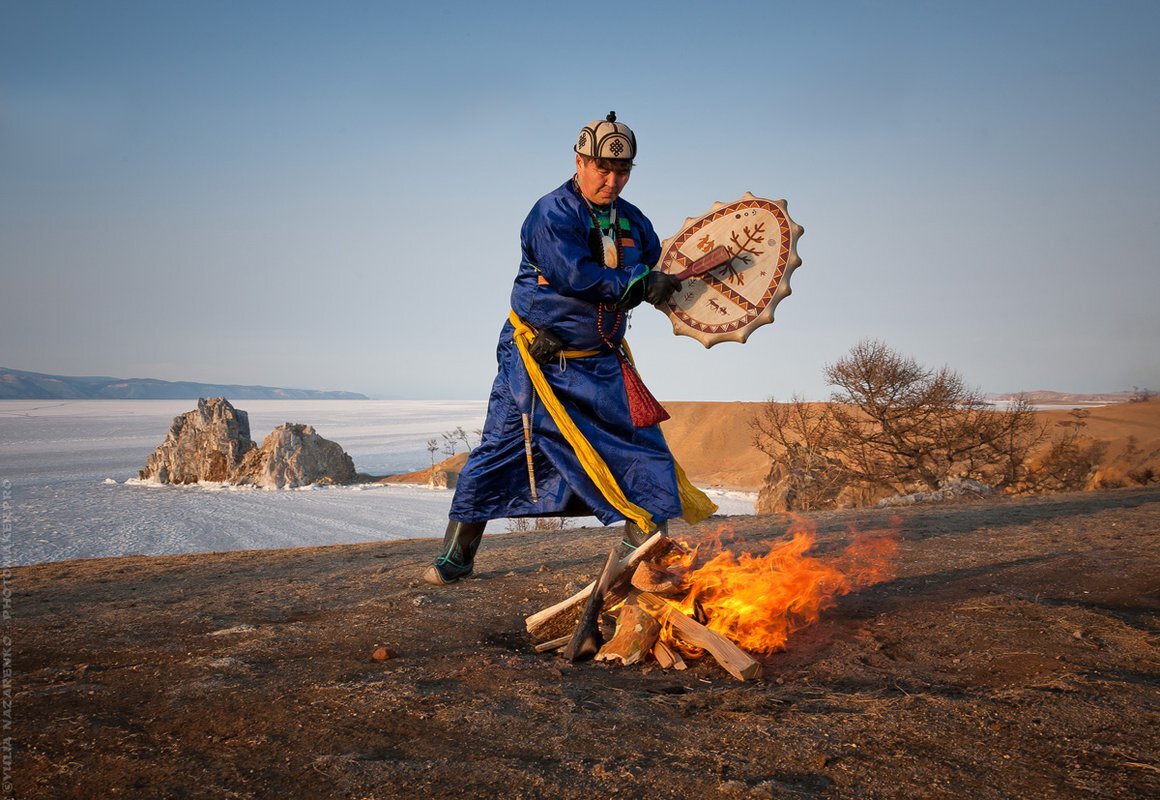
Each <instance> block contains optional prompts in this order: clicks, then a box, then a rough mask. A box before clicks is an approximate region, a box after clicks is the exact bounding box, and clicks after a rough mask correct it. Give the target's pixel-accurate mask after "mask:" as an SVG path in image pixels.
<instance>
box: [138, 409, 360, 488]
mask: <svg viewBox="0 0 1160 800" xmlns="http://www.w3.org/2000/svg"><path fill="white" fill-rule="evenodd" d="M138 476H139V477H140V478H141V479H142V480H147V481H155V482H157V483H198V482H200V481H207V482H214V483H223V482H224V483H232V484H239V485H248V486H260V487H262V488H266V489H295V488H298V487H299V486H307V485H309V484H312V483H322V484H341V483H353V482H354V481H355V480H357V478H358V475H357V473H356V472H355V469H354V461H353V460H352V459H351V457H350V456H349V455H348V454H347V453H346V452H345V451H344V450H343V449H342V447H341V446H339V445H338V443H336V442H332V441H330V440H329V439H324V438H322V437H321V436H319V435H318V434H317V433H316V432H315V430H314V428H312V427H311V426H309V425H299V424H296V423H292V422H287V423H285V424H283V425H279V426H278V427H277V428H275V429H274V430H272V431H271V432H270V435H269V436H267V437H266V439H265V441H263V442H262V446H261V447H256V446H255V445H254V441H253V440H252V439H251V438H250V419H249V417H248V416H247V415H246V412H245V411H241V410H239V409H236V408H234V407H233V406H232V405H231V404H230V402H229V401H228V400H226V399H225V398H224V397H215V398H213V399H212V400H207V399H205V398H202V399H199V400H198V401H197V408H196V409H194V410H193V411H189V412H187V413H185V414H182V415H181V416H178V417H174V419H173V425H171V426H170V428H169V434H168V435H167V436H166V437H165V441H164V442H162V443H161V446H160V447H158V448H157V449H156V450H155V451H153V453H151V454H150V456H149V459H148V461H147V462H146V464H145V468H144V469H143V470H141V471H140V472H139V473H138Z"/></svg>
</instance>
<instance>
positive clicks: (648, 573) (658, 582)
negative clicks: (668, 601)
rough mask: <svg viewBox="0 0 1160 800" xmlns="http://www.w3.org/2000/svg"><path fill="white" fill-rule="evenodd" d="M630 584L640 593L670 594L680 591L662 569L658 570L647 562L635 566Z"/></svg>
mask: <svg viewBox="0 0 1160 800" xmlns="http://www.w3.org/2000/svg"><path fill="white" fill-rule="evenodd" d="M631 583H632V585H633V586H634V587H636V588H637V589H640V590H641V591H642V592H652V593H653V594H662V595H664V594H671V593H672V592H674V591H677V590H678V589H680V587H679V586H675V585H674V584H673V581H672V578H671V577H670V576H669V575H668V574H667V573H666V572H665V571H664V570H662V569H658V568H657V567H655V566H653V565H652V564H650V563H649V562H647V561H642V562H640V563H639V564H637V565H636V570H635V571H634V572H633V573H632V579H631Z"/></svg>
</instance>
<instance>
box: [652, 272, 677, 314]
mask: <svg viewBox="0 0 1160 800" xmlns="http://www.w3.org/2000/svg"><path fill="white" fill-rule="evenodd" d="M680 288H681V282H680V281H679V280H677V279H676V278H675V277H674V276H672V275H669V274H667V273H664V272H661V271H660V270H655V269H654V270H653V271H652V272H650V273H649V274H647V275H645V276H644V299H645V302H647V303H651V304H652V305H654V306H659V305H660V304H661V303H664V302H665V301H667V300H668V299H669V298H670V297H672V296H673V293H674V292H676V291H677V290H678V289H680Z"/></svg>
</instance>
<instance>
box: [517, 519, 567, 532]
mask: <svg viewBox="0 0 1160 800" xmlns="http://www.w3.org/2000/svg"><path fill="white" fill-rule="evenodd" d="M571 525H572V522H571V520H569V519H568V518H567V517H514V518H511V519H509V520H508V521H507V529H508V530H509V531H511V532H515V531H562V530H566V529H567V528H569V527H571Z"/></svg>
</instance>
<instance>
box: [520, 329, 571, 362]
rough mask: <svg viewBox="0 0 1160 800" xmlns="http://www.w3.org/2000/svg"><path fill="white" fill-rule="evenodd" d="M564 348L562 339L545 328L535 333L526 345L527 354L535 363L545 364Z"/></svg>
mask: <svg viewBox="0 0 1160 800" xmlns="http://www.w3.org/2000/svg"><path fill="white" fill-rule="evenodd" d="M563 349H564V341H563V340H562V339H561V338H560V337H559V336H557V335H556V334H554V333H552V332H551V331H550V330H548V329H547V328H545V329H543V330H542V331H540V332H539V333H537V334H536V338H535V339H532V343H531V345H529V346H528V354H529V355H530V356H531V357H532V358H534V359H535V360H536V363H537V364H547V363H548V362H549V361H551V360H552V359H553V358H555V357H556V356H557V354H559V352H560V351H561V350H563Z"/></svg>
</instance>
